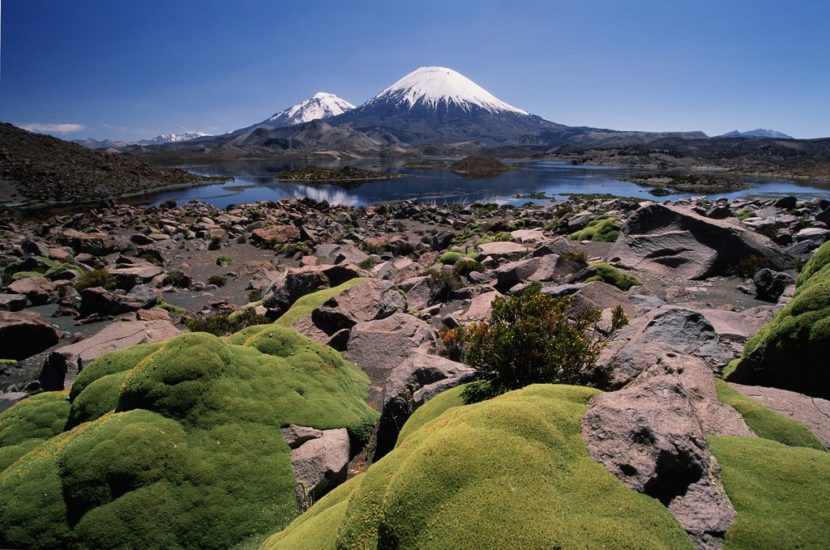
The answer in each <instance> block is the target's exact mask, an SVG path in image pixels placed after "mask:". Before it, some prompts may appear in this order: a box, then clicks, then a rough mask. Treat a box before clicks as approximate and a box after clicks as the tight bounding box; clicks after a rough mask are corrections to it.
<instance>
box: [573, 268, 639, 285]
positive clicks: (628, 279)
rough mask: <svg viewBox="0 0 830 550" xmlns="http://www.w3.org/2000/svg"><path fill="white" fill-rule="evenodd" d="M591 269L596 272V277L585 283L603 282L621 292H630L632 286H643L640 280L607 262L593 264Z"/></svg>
mask: <svg viewBox="0 0 830 550" xmlns="http://www.w3.org/2000/svg"><path fill="white" fill-rule="evenodd" d="M591 267H592V268H594V269H595V270H596V272H597V273H596V275H593V276H591V277H589V278H588V279H585V282H591V281H602V282H603V283H608V284H609V285H614V286H615V287H617V288H619V289H620V290H628V289H629V288H631V287H632V286H636V285H641V284H643V283H642V282H641V281H640V279H638V278H637V277H634V276H633V275H629V274H628V273H626V272H624V271H622V270H621V269H618V268H616V267H614V266H613V265H610V264H607V263H605V262H596V263H593V264H591Z"/></svg>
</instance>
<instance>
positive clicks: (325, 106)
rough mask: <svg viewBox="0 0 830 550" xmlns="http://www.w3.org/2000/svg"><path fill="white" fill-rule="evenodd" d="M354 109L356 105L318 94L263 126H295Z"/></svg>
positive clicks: (269, 120)
mask: <svg viewBox="0 0 830 550" xmlns="http://www.w3.org/2000/svg"><path fill="white" fill-rule="evenodd" d="M351 109H354V105H352V104H351V103H349V102H348V101H346V100H345V99H342V98H339V97H337V96H336V95H334V94H330V93H327V92H317V93H316V94H314V95H313V96H311V97H310V98H308V99H306V100H305V101H301V102H300V103H298V104H296V105H293V106H291V107H289V108H288V109H285V110H284V111H280V112H278V113H275V114H274V115H273V116H271V117H270V118H268V120H266V121H265V122H264V123H263V124H265V125H268V126H270V127H271V128H281V127H283V126H294V125H296V124H302V123H303V122H311V121H312V120H323V119H327V118H331V117H333V116H337V115H341V114H343V113H345V112H346V111H349V110H351Z"/></svg>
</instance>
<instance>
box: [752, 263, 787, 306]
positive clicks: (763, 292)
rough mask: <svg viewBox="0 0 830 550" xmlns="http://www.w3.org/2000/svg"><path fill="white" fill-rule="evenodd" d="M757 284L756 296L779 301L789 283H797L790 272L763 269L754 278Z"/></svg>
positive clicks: (769, 300)
mask: <svg viewBox="0 0 830 550" xmlns="http://www.w3.org/2000/svg"><path fill="white" fill-rule="evenodd" d="M752 282H753V283H754V284H755V296H756V297H757V298H759V299H761V300H766V301H768V302H777V301H778V298H780V297H781V295H782V294H783V293H784V289H785V288H787V286H788V285H792V284H795V279H794V278H793V277H792V275H790V274H789V273H784V272H781V271H773V270H771V269H767V268H764V269H761V270H759V271H758V272H757V273H756V274H755V276H754V277H753V278H752Z"/></svg>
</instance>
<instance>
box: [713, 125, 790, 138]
mask: <svg viewBox="0 0 830 550" xmlns="http://www.w3.org/2000/svg"><path fill="white" fill-rule="evenodd" d="M716 137H724V138H734V137H760V138H771V139H795V138H794V137H793V136H789V135H787V134H785V133H784V132H779V131H778V130H765V129H764V128H757V129H755V130H749V131H746V132H741V131H738V130H732V131H731V132H726V133H725V134H721V135H719V136H716Z"/></svg>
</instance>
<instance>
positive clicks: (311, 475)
mask: <svg viewBox="0 0 830 550" xmlns="http://www.w3.org/2000/svg"><path fill="white" fill-rule="evenodd" d="M297 428H300V429H301V431H302V432H303V434H304V436H305V437H304V438H296V437H294V436H293V435H291V434H289V436H288V438H286V443H288V445H289V447H291V445H292V443H293V444H294V445H297V444H298V443H299V445H298V446H296V447H292V449H291V468H292V469H293V470H294V482H295V492H296V495H297V504H298V505H299V507H300V511H305V510H307V509H308V508H309V507H310V506H311V505H312V504H313V503H314V502H316V501H317V500H319V499H320V498H321V497H322V496H323V495H325V494H326V493H328V492H329V491H331V490H332V489H333V488H335V487H337V486H338V485H340V484H341V483H343V482H344V481H346V477H347V474H348V466H349V451H350V447H349V433H348V431H346V429H345V428H339V429H335V430H322V431H321V430H314V429H313V428H304V429H303V427H301V426H300V427H295V430H294V431H295V432H296V431H297ZM283 433H285V431H284V432H283ZM315 435H316V437H313V436H315ZM289 440H290V441H291V443H289Z"/></svg>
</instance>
